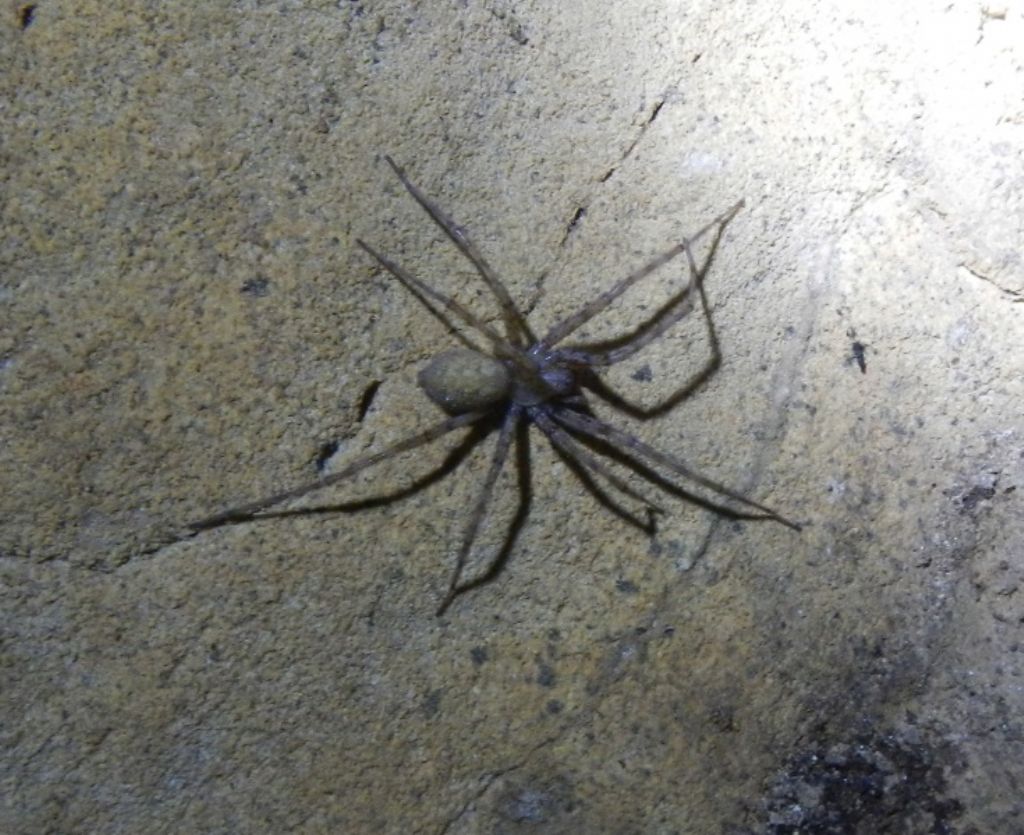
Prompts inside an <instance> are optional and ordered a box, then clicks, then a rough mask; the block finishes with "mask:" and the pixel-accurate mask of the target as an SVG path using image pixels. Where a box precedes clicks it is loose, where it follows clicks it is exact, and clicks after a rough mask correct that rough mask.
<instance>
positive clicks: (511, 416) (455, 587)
mask: <svg viewBox="0 0 1024 835" xmlns="http://www.w3.org/2000/svg"><path fill="white" fill-rule="evenodd" d="M521 414H522V408H521V407H519V406H511V407H510V408H509V410H508V414H507V415H506V416H505V420H504V422H503V423H502V424H501V431H500V433H499V434H498V443H497V445H496V446H495V447H494V455H493V456H492V457H491V467H490V469H489V470H488V471H487V477H486V478H485V479H484V485H483V488H482V489H481V490H480V494H479V495H478V496H477V498H476V503H475V504H474V505H473V509H472V510H471V511H470V514H469V523H468V524H467V525H466V532H465V534H464V535H463V537H462V544H461V545H460V546H459V553H458V556H457V557H456V560H455V570H454V571H453V572H452V579H451V581H450V582H449V583H448V591H447V593H446V594H445V596H444V598H443V599H442V600H441V603H440V605H439V606H438V607H437V615H438V617H440V616H441V615H443V614H444V613H445V611H446V610H447V609H448V607H449V606H451V604H452V601H453V600H454V599H455V598H456V596H457V595H458V594H459V592H461V591H462V590H463V589H462V588H461V587H460V586H459V580H461V579H462V569H463V568H464V567H465V564H466V557H468V556H469V550H470V548H472V547H473V541H474V540H475V539H476V535H477V533H479V531H480V525H481V523H482V522H483V521H484V516H485V515H486V513H487V505H488V504H489V502H490V500H491V494H492V493H493V492H494V485H495V484H496V483H497V481H498V476H499V475H501V469H502V467H503V466H504V465H505V459H506V458H508V451H509V447H510V446H511V445H512V437H513V436H514V435H515V428H516V424H517V423H518V422H519V417H520V415H521Z"/></svg>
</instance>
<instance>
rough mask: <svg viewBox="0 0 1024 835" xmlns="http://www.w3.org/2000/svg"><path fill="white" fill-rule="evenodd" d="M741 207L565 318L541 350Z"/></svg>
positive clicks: (719, 218)
mask: <svg viewBox="0 0 1024 835" xmlns="http://www.w3.org/2000/svg"><path fill="white" fill-rule="evenodd" d="M743 204H744V201H743V200H740V201H739V202H738V203H736V204H735V205H734V206H733V207H732V208H731V209H729V211H727V212H725V214H721V215H719V216H718V217H716V218H715V219H714V220H712V221H711V222H710V223H708V224H706V225H705V226H704V227H703V228H702V229H700V231H698V232H697V234H695V235H692V236H691V237H690V238H689V239H687V240H685V241H684V242H683V243H681V244H676V245H675V246H674V247H672V248H671V249H667V250H665V252H663V253H662V254H661V255H659V256H657V257H656V258H655V259H654V260H653V261H651V262H650V263H649V264H646V265H645V266H643V267H641V268H640V269H639V270H637V271H636V272H633V273H630V274H629V275H627V276H626V277H625V278H623V279H622V280H620V281H619V282H618V283H617V284H615V285H614V286H612V287H611V288H610V289H608V290H606V291H605V292H604V293H602V294H601V295H600V296H598V297H597V298H596V299H594V300H593V301H591V302H589V303H588V304H585V305H584V306H583V307H582V308H580V310H578V311H576V313H574V314H572V315H571V316H568V317H566V318H565V319H563V320H562V321H561V322H558V323H557V324H556V325H555V326H554V327H553V328H551V330H549V331H548V332H547V334H546V335H545V336H544V338H543V339H542V340H541V346H542V347H543V348H551V347H552V346H554V345H556V344H558V343H559V342H561V341H562V340H563V339H565V338H566V337H567V336H569V334H571V333H572V332H573V331H575V330H576V329H577V328H579V327H580V326H582V325H583V324H585V323H586V322H588V321H590V320H591V319H592V318H594V317H595V316H596V315H597V314H598V313H600V312H601V311H603V310H604V309H605V308H607V307H608V305H610V304H611V303H612V302H613V301H615V300H616V299H617V298H618V297H619V296H621V295H622V294H623V293H625V292H626V291H627V290H628V289H629V288H630V287H632V286H633V285H634V284H636V283H637V282H638V281H639V280H640V279H642V278H646V277H647V276H648V275H650V274H651V273H653V272H654V271H655V270H657V269H658V268H659V267H662V266H664V265H665V264H667V263H668V262H669V261H671V260H672V259H673V258H675V257H676V256H678V255H681V254H682V253H683V252H685V251H686V249H687V247H688V246H689V245H690V244H693V243H695V242H696V241H697V240H699V239H700V238H702V237H703V236H704V235H706V234H707V233H708V232H709V231H710V230H712V229H714V228H715V227H716V226H717V227H719V230H721V229H723V228H724V227H725V226H726V225H727V224H728V223H729V221H731V220H732V219H733V218H734V217H735V216H736V213H737V212H739V210H740V209H742V208H743ZM719 234H721V231H720V232H719Z"/></svg>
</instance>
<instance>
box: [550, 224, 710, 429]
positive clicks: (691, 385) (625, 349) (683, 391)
mask: <svg viewBox="0 0 1024 835" xmlns="http://www.w3.org/2000/svg"><path fill="white" fill-rule="evenodd" d="M721 232H722V230H721V227H720V228H719V231H718V234H717V235H715V240H714V242H713V243H712V245H711V252H710V253H709V255H708V258H707V259H706V260H705V261H704V266H703V268H701V269H700V270H698V269H697V265H696V263H695V262H694V260H693V252H692V250H691V249H690V247H689V246H687V247H686V257H687V260H688V261H689V262H690V272H691V274H692V276H693V280H692V282H691V284H690V285H688V286H687V288H686V290H684V291H683V292H684V293H687V294H688V293H689V291H690V290H691V289H692V287H693V286H696V289H697V295H698V297H699V298H700V305H701V311H702V313H703V316H704V326H705V328H706V329H707V334H708V346H709V348H710V350H711V354H710V356H709V357H708V358H707V360H705V362H704V363H703V365H702V366H701V367H700V368H699V369H697V371H696V372H695V373H694V374H693V375H692V376H691V377H690V378H689V379H688V380H687V381H686V382H685V383H683V384H682V385H681V386H680V387H679V388H677V389H676V390H675V391H674V392H673V393H672V394H670V395H668V396H667V397H665V398H664V399H662V400H661V401H660V402H659V403H656V404H655V405H653V406H649V407H645V406H638V405H636V404H635V403H631V402H629V401H628V400H626V399H625V398H624V397H623V396H622V395H620V394H619V393H618V392H616V391H615V390H614V389H612V388H611V387H610V386H609V385H608V383H606V382H605V381H604V380H602V379H601V378H600V377H599V376H598V375H597V374H596V373H593V372H590V373H586V372H584V373H583V374H582V375H581V377H580V381H581V385H582V386H584V387H585V388H587V389H589V390H590V391H592V392H594V394H596V395H597V396H598V397H600V398H601V399H602V400H604V401H605V402H606V403H610V404H611V405H612V406H615V407H616V408H617V409H619V410H621V411H623V412H625V413H626V414H629V415H632V416H633V417H638V418H650V417H654V416H655V415H660V414H664V413H665V412H667V411H668V410H670V409H672V408H673V407H674V406H675V405H676V404H677V403H679V401H680V400H682V399H683V398H684V397H686V396H687V395H688V394H689V393H690V392H693V391H695V390H696V389H697V388H698V387H699V386H700V385H701V384H702V383H703V382H704V381H705V380H707V379H708V378H709V377H710V376H711V375H712V374H714V373H715V371H716V370H717V369H718V366H719V365H721V363H722V348H721V344H720V343H719V341H718V331H717V330H716V329H715V322H714V318H713V317H712V316H711V305H710V304H709V302H708V296H707V291H706V290H705V287H704V275H705V274H706V272H707V270H708V267H709V266H710V264H711V260H712V258H713V257H714V253H715V250H716V249H717V247H718V242H719V240H720V239H721ZM679 301H680V302H681V301H682V300H681V299H680V300H679ZM689 301H690V300H689V299H686V303H685V305H684V306H682V307H681V308H680V309H679V310H678V311H672V312H671V313H668V314H666V315H669V316H670V317H671V318H670V321H668V322H666V323H664V326H663V327H662V323H661V322H659V323H658V327H657V329H656V330H653V331H652V332H651V334H650V335H648V334H647V333H644V334H641V335H640V338H634V339H631V340H630V344H629V345H623V346H622V347H621V348H619V349H617V350H616V351H609V352H606V353H604V354H596V353H594V352H591V351H588V350H587V349H578V348H566V349H563V348H559V349H557V351H558V353H559V355H562V356H568V358H569V359H570V361H575V362H578V363H579V364H580V365H581V366H584V367H587V366H598V365H602V364H604V365H612V364H614V363H616V362H619V361H620V360H622V359H625V358H626V357H627V356H629V355H630V354H632V353H634V352H635V351H636V350H639V349H640V348H642V347H644V346H645V345H647V344H649V343H650V342H651V340H652V339H654V338H656V337H657V336H660V335H661V333H662V332H664V330H666V329H667V328H668V327H670V326H671V325H672V323H674V322H676V321H678V320H679V319H681V318H682V316H683V315H685V314H686V313H687V312H689V310H690V309H691V307H692V306H691V305H690V303H689ZM677 314H678V315H677Z"/></svg>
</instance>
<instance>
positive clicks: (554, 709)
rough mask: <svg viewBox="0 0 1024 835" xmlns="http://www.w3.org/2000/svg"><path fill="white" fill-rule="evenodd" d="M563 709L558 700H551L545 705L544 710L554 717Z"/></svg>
mask: <svg viewBox="0 0 1024 835" xmlns="http://www.w3.org/2000/svg"><path fill="white" fill-rule="evenodd" d="M563 707H564V705H563V704H562V703H561V702H560V701H558V699H552V700H551V701H550V702H548V703H547V705H546V710H547V712H548V713H550V714H552V715H554V714H556V713H561V712H562V708H563Z"/></svg>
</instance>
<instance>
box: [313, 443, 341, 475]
mask: <svg viewBox="0 0 1024 835" xmlns="http://www.w3.org/2000/svg"><path fill="white" fill-rule="evenodd" d="M338 446H339V443H338V441H337V440H331V441H327V442H326V443H323V444H320V451H319V452H317V454H316V471H317V472H318V473H322V472H323V471H324V467H326V466H327V462H328V461H330V460H331V458H332V456H333V455H334V453H336V452H337V451H338Z"/></svg>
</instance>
